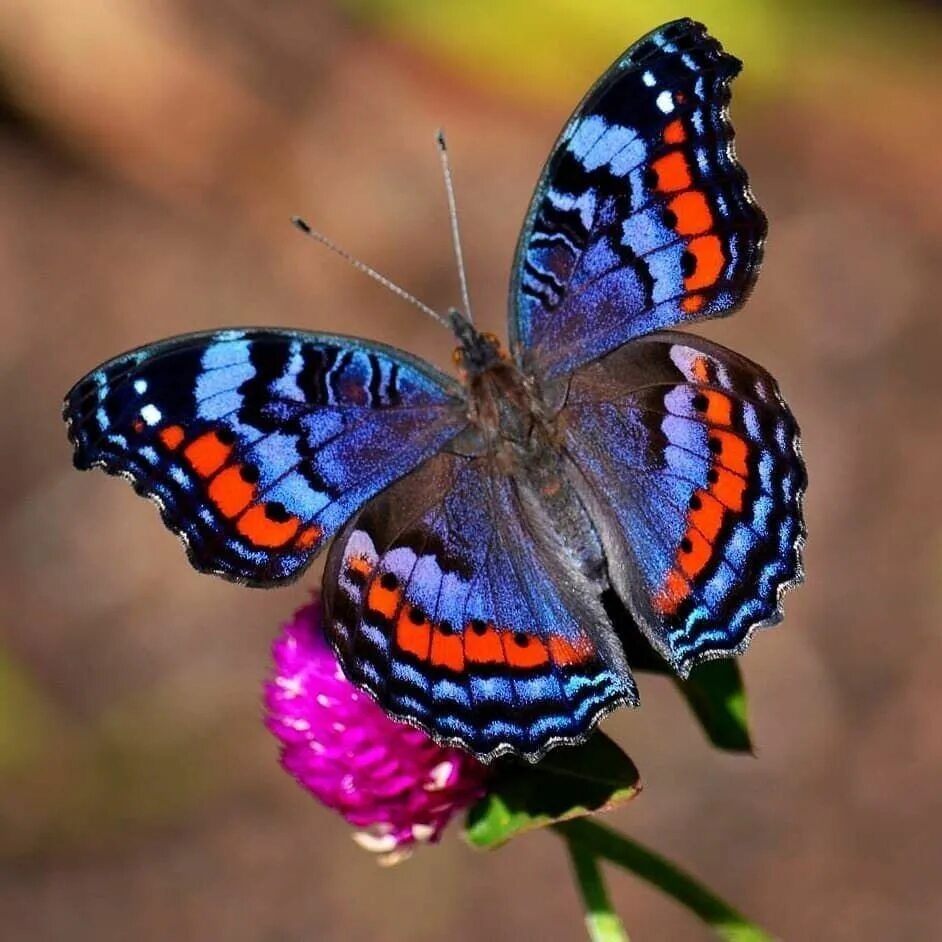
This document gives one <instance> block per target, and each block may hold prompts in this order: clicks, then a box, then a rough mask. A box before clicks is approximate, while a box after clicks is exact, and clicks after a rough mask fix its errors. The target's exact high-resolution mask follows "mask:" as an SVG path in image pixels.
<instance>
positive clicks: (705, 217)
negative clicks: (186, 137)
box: [65, 19, 805, 761]
mask: <svg viewBox="0 0 942 942" xmlns="http://www.w3.org/2000/svg"><path fill="white" fill-rule="evenodd" d="M740 68H741V63H740V62H739V61H738V60H737V59H735V58H733V57H732V56H730V55H728V54H727V53H726V52H724V50H723V49H722V47H721V46H720V44H719V43H718V42H717V41H716V40H715V39H713V38H712V37H711V36H710V35H709V34H708V33H707V31H706V28H705V27H704V26H703V25H701V24H699V23H695V22H693V21H691V20H688V19H683V20H678V21H676V22H672V23H668V24H666V25H664V26H661V27H660V28H658V29H656V30H654V31H653V32H651V33H649V34H648V35H647V36H645V37H643V38H642V39H640V40H639V41H638V42H636V43H635V44H634V45H633V46H631V47H630V48H629V49H628V50H627V51H626V52H625V53H624V54H623V55H621V56H620V57H619V58H618V60H617V61H616V62H615V63H614V64H613V65H612V66H611V67H610V68H609V69H608V71H606V72H605V73H604V75H603V76H602V77H601V79H600V80H599V81H598V82H597V83H596V85H595V86H594V87H593V88H592V89H591V90H590V91H589V92H588V94H587V95H586V97H585V99H584V100H583V101H582V103H581V104H580V105H579V106H578V108H577V109H576V111H575V113H574V114H573V116H572V117H571V119H570V120H569V122H568V123H567V124H566V126H565V128H564V130H563V132H562V134H561V135H560V137H559V139H558V140H557V142H556V144H555V145H554V147H553V149H552V152H551V154H550V157H549V159H548V161H547V163H546V166H545V168H544V170H543V172H542V175H541V177H540V179H539V182H538V185H537V187H536V192H535V195H534V197H533V200H532V203H531V205H530V208H529V211H528V213H527V215H526V219H525V222H524V225H523V231H522V234H521V236H520V240H519V243H518V247H517V251H516V257H515V260H514V265H513V276H512V281H511V286H510V304H509V310H510V315H509V349H508V350H507V351H504V350H503V349H502V347H501V346H500V344H499V342H498V341H497V340H496V338H495V337H493V336H492V335H489V334H483V333H481V332H479V331H478V330H477V329H476V328H475V327H474V326H473V324H472V322H471V321H470V319H469V316H468V314H467V312H465V313H462V312H459V311H458V310H457V309H452V310H451V311H450V312H449V315H448V323H449V324H450V326H451V327H452V329H453V331H454V333H455V335H456V337H457V338H458V340H459V342H460V345H459V347H458V349H457V350H456V363H457V365H458V367H459V371H458V372H459V375H460V379H456V378H453V377H451V376H448V375H446V374H445V373H443V372H441V371H439V370H437V369H435V368H433V367H432V366H431V365H429V364H428V363H425V362H423V361H421V360H419V359H417V358H415V357H413V356H410V355H409V354H408V353H405V352H403V351H401V350H397V349H393V348H392V347H389V346H384V345H382V344H379V343H372V342H370V341H366V340H359V339H354V338H351V337H346V336H339V335H334V334H325V333H309V332H304V331H299V330H276V329H267V328H261V329H237V330H221V331H214V332H206V333H194V334H189V335H185V336H179V337H174V338H171V339H169V340H164V341H162V342H159V343H155V344H152V345H149V346H145V347H142V348H140V349H137V350H134V351H131V352H129V353H126V354H124V355H123V356H119V357H117V358H115V359H113V360H110V361H108V362H106V363H105V364H103V365H102V366H100V367H98V368H97V369H96V370H94V371H93V372H91V373H90V374H89V375H87V376H86V377H85V378H84V379H82V380H81V381H80V382H79V383H78V384H76V386H75V387H74V388H73V389H72V390H71V392H69V394H68V396H67V399H66V403H65V418H66V420H67V422H68V427H69V436H70V439H71V441H72V443H73V445H74V449H75V454H74V461H75V464H76V466H77V467H78V468H81V469H87V468H91V467H101V468H103V469H104V470H105V471H107V472H108V473H111V474H118V475H122V476H124V477H126V478H128V479H129V480H130V481H131V483H132V484H133V486H134V488H135V490H136V491H137V492H138V493H140V494H142V495H144V496H146V497H149V498H151V499H152V500H154V501H155V502H156V503H157V505H158V506H159V508H160V511H161V513H162V516H163V520H164V523H165V524H166V525H167V527H169V528H170V529H171V530H172V531H174V532H175V533H177V534H179V535H180V536H181V537H182V539H183V541H184V543H185V545H186V549H187V553H188V555H189V558H190V562H191V563H192V564H193V565H194V566H195V567H196V568H197V569H199V570H201V571H203V572H209V573H214V574H216V575H219V576H223V577H224V578H227V579H231V580H235V581H238V582H242V583H246V584H249V585H253V586H274V585H278V584H281V583H287V582H290V581H292V580H294V579H296V578H297V577H298V576H299V575H301V573H303V572H304V570H305V569H306V568H307V567H308V565H309V564H310V563H311V561H312V559H314V557H315V556H316V555H317V554H318V552H319V551H320V550H321V549H323V548H324V547H325V546H326V545H327V544H328V543H329V542H331V541H332V543H331V549H330V552H329V554H328V557H327V563H326V568H325V572H324V578H323V602H324V608H325V622H326V631H327V634H328V637H329V639H330V641H331V643H332V644H333V646H334V648H335V650H336V653H337V655H338V658H339V660H340V663H341V665H342V667H343V670H344V671H345V673H346V674H347V676H348V677H349V678H350V679H351V680H352V681H353V682H355V683H356V684H358V685H360V686H361V687H362V688H364V689H365V690H366V691H368V692H369V693H370V694H371V695H372V696H373V697H374V698H375V699H376V700H377V702H378V703H379V704H380V705H381V706H382V707H383V708H384V709H385V710H386V711H387V712H388V713H389V714H390V715H392V716H393V717H396V718H398V719H400V720H403V721H405V722H408V723H411V724H413V725H415V726H418V727H420V728H421V729H424V730H425V731H427V732H428V733H429V734H430V735H431V736H432V737H433V738H434V739H436V740H437V741H439V742H442V743H449V744H455V745H458V746H460V747H463V748H465V749H467V750H470V751H471V752H473V753H474V754H476V755H477V756H478V757H479V758H481V759H482V760H485V761H489V760H492V759H494V758H495V757H497V756H499V755H503V754H513V755H516V756H519V757H523V758H525V759H528V760H531V761H536V760H537V759H539V758H540V757H541V756H542V755H543V754H545V752H546V751H547V750H548V749H550V748H551V747H553V746H555V745H558V744H573V743H578V742H581V741H582V740H584V739H585V738H586V736H587V735H588V734H589V733H590V732H591V730H592V729H593V728H594V727H595V725H596V724H597V723H598V722H599V720H600V719H601V718H602V717H603V716H604V715H606V714H607V713H609V712H610V711H612V710H613V709H615V708H616V707H618V706H620V705H632V706H634V705H637V703H638V692H637V688H636V685H635V682H634V679H633V676H632V672H631V669H630V667H629V664H628V660H627V658H626V653H625V639H624V637H623V635H622V632H621V630H620V629H618V628H616V625H615V624H614V623H613V620H612V618H611V617H610V613H609V612H608V611H607V610H606V607H605V605H603V602H602V599H603V596H605V595H606V594H607V595H609V596H611V595H612V594H614V596H615V597H616V598H617V599H618V600H619V603H620V604H621V605H622V606H623V608H624V610H626V611H627V613H628V614H629V615H630V618H631V620H632V621H633V622H634V623H635V624H636V625H637V627H638V629H640V631H641V632H642V634H643V636H644V637H645V638H646V639H647V642H648V643H649V644H650V646H651V647H652V648H653V649H654V650H655V651H656V652H657V653H658V654H659V655H660V656H661V657H662V658H663V659H664V660H665V661H666V662H667V663H668V664H669V665H670V666H671V667H672V668H673V669H674V670H675V671H676V672H677V673H678V674H679V675H680V676H682V677H686V676H687V675H688V674H689V672H690V670H691V668H693V667H694V665H696V664H698V663H700V662H702V661H705V660H708V659H711V658H718V657H729V656H732V655H735V654H738V653H740V652H742V651H743V650H744V649H745V648H746V646H747V645H748V643H749V641H750V639H751V637H752V635H753V633H754V631H755V630H756V629H757V628H759V627H761V626H764V625H769V624H772V623H775V622H777V621H779V620H780V619H781V617H782V610H781V599H782V596H783V594H784V592H785V591H786V590H787V589H788V588H790V587H791V586H793V585H795V584H796V583H797V582H799V581H800V580H801V578H802V565H801V550H802V544H803V541H804V532H805V531H804V523H803V518H802V509H801V501H802V493H803V490H804V487H805V470H804V465H803V462H802V458H801V453H800V447H799V439H798V428H797V425H796V423H795V420H794V418H793V417H792V414H791V412H790V411H789V409H788V407H787V406H786V404H785V402H784V400H783V399H782V397H781V395H780V393H779V391H778V388H777V386H776V383H775V381H774V380H773V379H772V377H771V376H770V375H769V374H768V373H767V372H766V371H765V370H764V369H762V367H760V366H758V365H756V364H755V363H752V362H750V361H749V360H747V359H746V358H745V357H742V356H740V355H739V354H737V353H734V352H732V351H731V350H728V349H726V348H724V347H722V346H719V345H718V344H716V343H712V342H710V341H707V340H704V339H702V338H700V337H697V336H694V335H692V334H689V333H683V332H678V331H676V330H673V329H672V328H675V327H678V326H681V327H685V326H687V325H688V324H691V323H693V322H695V321H699V320H702V319H704V318H710V317H719V316H722V315H726V314H729V313H730V312H732V311H733V310H735V309H736V308H738V307H739V306H740V305H741V304H742V303H743V301H744V300H745V299H746V297H747V295H748V294H749V292H750V290H751V288H752V286H753V284H754V282H755V280H756V276H757V274H758V271H759V265H760V261H761V258H762V250H763V241H764V238H765V234H766V220H765V217H764V215H763V213H762V211H761V210H760V209H759V207H758V206H757V205H756V203H755V201H754V200H753V197H752V194H751V191H750V189H749V185H748V182H747V178H746V174H745V172H744V170H743V168H742V167H741V165H740V164H739V162H738V161H737V159H736V156H735V153H734V150H733V143H732V139H733V130H732V127H731V125H730V122H729V118H728V104H729V99H730V89H729V86H730V82H731V80H732V79H733V78H734V77H735V76H736V75H737V73H738V72H739V70H740Z"/></svg>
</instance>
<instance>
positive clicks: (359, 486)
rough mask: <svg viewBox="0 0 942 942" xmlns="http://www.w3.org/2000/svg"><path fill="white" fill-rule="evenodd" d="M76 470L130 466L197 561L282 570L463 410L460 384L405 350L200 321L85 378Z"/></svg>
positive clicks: (73, 408) (456, 428) (252, 577)
mask: <svg viewBox="0 0 942 942" xmlns="http://www.w3.org/2000/svg"><path fill="white" fill-rule="evenodd" d="M65 418H66V421H67V422H68V423H69V436H70V438H71V439H72V441H73V443H74V445H75V464H76V466H77V467H78V468H82V469H85V468H90V467H102V468H104V469H105V470H106V471H108V472H109V473H111V474H120V475H123V476H125V477H127V478H129V479H130V480H131V481H132V483H133V484H134V487H135V489H136V490H137V491H138V493H141V494H143V495H145V496H147V497H150V498H152V499H153V500H155V501H156V502H157V504H158V505H159V506H160V508H161V512H162V514H163V518H164V522H165V523H166V525H167V526H168V527H169V528H170V529H171V530H173V531H174V532H175V533H177V534H179V535H180V536H181V537H182V538H183V540H184V542H185V543H186V546H187V552H188V554H189V557H190V561H191V562H192V563H193V565H194V566H195V567H196V568H197V569H200V570H201V571H204V572H212V573H215V574H217V575H221V576H224V577H226V578H228V579H233V580H236V581H240V582H246V583H249V584H251V585H261V586H267V585H272V584H275V583H278V582H286V581H290V580H292V579H295V578H297V576H298V575H299V574H300V573H301V572H302V571H303V570H304V568H305V567H306V566H307V565H308V563H310V561H311V559H312V558H313V557H314V555H315V554H316V553H317V552H318V551H319V550H320V549H321V548H322V547H323V546H324V544H325V543H326V542H327V540H328V539H329V538H330V537H331V535H332V534H333V533H334V532H336V530H338V529H339V528H340V527H341V526H342V525H343V524H344V522H345V521H346V520H347V518H348V517H349V516H350V514H351V513H352V512H353V511H354V510H356V509H357V508H358V507H359V506H361V505H362V504H363V503H364V502H365V501H366V500H368V499H369V498H370V497H371V496H372V495H373V494H376V493H378V492H379V491H381V490H382V489H383V488H384V487H385V486H386V485H387V484H389V483H390V482H391V481H394V480H395V479H396V478H398V477H401V476H402V475H403V474H406V473H408V472H409V471H411V470H412V469H413V468H414V467H416V466H417V465H418V464H419V463H420V462H421V461H423V460H424V459H425V458H427V457H428V456H429V455H431V454H433V453H434V452H435V451H437V450H438V449H439V448H440V447H441V446H442V445H443V444H444V443H445V442H446V441H448V440H449V439H450V438H452V437H453V436H454V435H455V434H457V433H458V432H460V431H461V429H462V428H463V426H464V425H465V424H466V422H467V417H466V410H465V408H464V404H463V399H462V395H461V391H460V387H458V386H457V384H456V383H455V382H454V381H453V380H451V379H450V378H449V377H447V376H444V375H443V374H441V373H439V372H438V371H437V370H434V369H433V368H432V367H431V366H428V365H426V364H422V363H420V362H419V361H417V360H416V359H415V358H413V357H411V356H409V355H408V354H406V353H402V352H400V351H397V350H393V349H392V348H390V347H384V346H382V345H380V344H370V343H367V342H365V341H361V340H354V339H352V338H349V337H338V336H332V335H326V334H308V333H305V332H303V331H277V330H227V331H220V332H216V333H205V334H191V335H187V336H183V337H177V338H174V339H171V340H167V341H163V342H162V343H158V344H154V345H151V346H148V347H142V348H141V349H139V350H135V351H132V352H130V353H127V354H125V355H124V356H120V357H117V358H116V359H114V360H111V361H109V362H108V363H105V364H103V365H102V366H100V367H99V368H98V369H97V370H95V371H94V372H92V373H90V374H89V375H88V376H86V377H85V378H84V379H82V380H80V381H79V382H78V383H77V384H76V386H75V387H74V388H73V389H72V390H71V392H70V393H69V394H68V396H67V397H66V403H65Z"/></svg>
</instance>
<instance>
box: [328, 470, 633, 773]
mask: <svg viewBox="0 0 942 942" xmlns="http://www.w3.org/2000/svg"><path fill="white" fill-rule="evenodd" d="M520 486H521V482H519V481H514V480H512V479H511V478H510V477H508V476H507V475H506V474H502V473H501V472H500V471H498V470H497V469H496V468H495V467H494V465H493V463H492V461H491V459H490V458H488V457H477V458H470V457H465V456H461V455H456V454H449V453H444V454H441V455H439V456H437V457H435V458H432V459H431V460H430V461H429V462H427V463H426V464H425V465H424V466H423V467H422V468H420V469H419V470H417V471H416V472H414V473H413V474H412V475H410V476H409V477H407V478H405V479H403V480H402V481H399V482H397V483H396V484H394V485H392V487H390V488H389V490H388V491H387V492H386V493H384V494H381V495H380V496H379V497H376V498H375V499H374V500H373V501H372V502H371V503H369V504H367V505H366V507H364V508H363V510H362V511H360V513H359V514H357V515H356V516H355V517H354V518H353V519H352V520H351V521H350V523H349V524H348V525H347V527H346V528H345V529H344V531H343V532H342V533H341V534H340V535H339V536H338V537H337V539H336V540H335V542H334V545H333V547H332V548H331V551H330V555H329V556H328V561H327V569H326V571H325V578H324V602H325V607H326V619H325V622H326V628H327V634H328V637H329V638H330V639H331V641H332V643H333V644H334V647H335V649H336V651H337V654H338V656H339V657H340V661H341V663H342V664H343V667H344V671H345V673H346V674H347V676H348V677H350V678H351V679H352V680H354V681H355V682H356V683H358V684H360V685H361V686H363V687H365V688H366V689H367V690H369V691H370V693H372V694H373V696H374V697H376V699H377V700H378V701H379V703H380V704H381V705H382V707H383V708H384V709H385V710H386V711H387V712H389V713H391V714H392V715H393V716H396V717H398V718H400V719H404V720H406V721H407V722H410V723H414V724H416V725H418V726H420V727H422V728H423V729H425V730H426V731H428V732H430V733H431V734H432V735H433V736H435V738H436V739H438V740H439V741H441V742H451V743H458V744H460V745H462V746H464V747H465V748H467V749H470V750H471V751H472V752H474V753H475V754H476V755H478V756H479V757H480V758H483V759H492V758H494V757H495V756H498V755H501V754H503V753H505V752H513V753H515V754H517V755H521V756H523V757H525V758H527V759H529V760H530V761H535V760H536V759H538V758H539V757H540V756H541V755H543V753H544V752H545V751H546V750H547V749H548V748H550V746H552V745H554V744H556V743H560V742H577V741H579V740H581V739H583V738H584V737H585V736H586V735H587V733H588V732H589V731H590V730H591V729H592V727H593V726H594V725H595V724H596V723H597V722H598V720H599V719H600V718H601V717H602V716H603V715H604V714H606V713H607V712H609V711H611V710H612V709H614V708H615V707H616V706H618V705H619V704H623V703H631V704H633V703H636V702H637V692H636V690H635V686H634V681H633V680H632V677H631V673H630V671H629V670H628V666H627V664H626V663H625V660H624V656H623V654H622V651H621V647H620V645H619V643H618V641H617V639H616V638H615V634H614V631H613V629H612V627H611V624H610V622H609V621H608V618H607V616H606V615H605V612H604V609H603V608H602V605H601V603H600V601H599V598H598V592H597V590H596V589H595V588H594V587H593V586H592V585H591V584H590V583H589V580H588V579H587V578H586V577H585V576H584V575H583V574H582V573H581V572H579V571H578V569H576V568H575V567H574V566H573V564H572V563H571V562H570V561H569V560H568V559H567V557H566V556H565V553H564V551H563V550H562V549H561V548H560V547H558V546H557V547H553V546H551V545H548V544H547V543H546V542H545V541H544V540H543V539H542V538H541V537H540V535H539V532H538V530H539V525H538V522H537V521H535V520H533V519H531V517H530V513H532V512H533V511H528V510H527V509H525V507H524V504H523V503H522V502H521V498H520V496H519V494H520V491H519V489H520Z"/></svg>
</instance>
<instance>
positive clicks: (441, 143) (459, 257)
mask: <svg viewBox="0 0 942 942" xmlns="http://www.w3.org/2000/svg"><path fill="white" fill-rule="evenodd" d="M435 140H436V141H437V142H438V153H439V155H440V156H441V160H442V176H443V177H444V178H445V193H446V194H447V195H448V216H449V218H450V219H451V241H452V244H453V245H454V249H455V260H456V261H457V263H458V280H459V281H460V282H461V302H462V304H464V314H465V317H467V319H468V320H469V321H472V322H473V318H472V316H471V299H470V298H469V297H468V277H467V275H466V274H465V270H464V253H463V252H462V251H461V235H460V234H459V232H458V207H457V205H456V204H455V187H454V185H453V183H452V180H451V164H450V163H449V162H448V143H447V142H446V141H445V132H444V131H443V130H441V128H439V130H438V133H437V134H436V135H435Z"/></svg>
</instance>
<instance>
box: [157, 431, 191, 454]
mask: <svg viewBox="0 0 942 942" xmlns="http://www.w3.org/2000/svg"><path fill="white" fill-rule="evenodd" d="M157 437H158V438H159V439H160V441H161V443H162V444H163V446H164V448H166V449H167V450H168V451H176V450H177V449H178V448H179V447H180V446H181V445H182V444H183V439H184V437H185V436H184V432H183V429H182V428H181V427H180V426H179V425H168V426H167V427H166V428H163V429H161V430H160V431H159V432H158V433H157Z"/></svg>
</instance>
